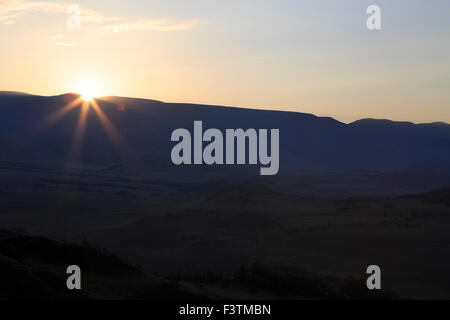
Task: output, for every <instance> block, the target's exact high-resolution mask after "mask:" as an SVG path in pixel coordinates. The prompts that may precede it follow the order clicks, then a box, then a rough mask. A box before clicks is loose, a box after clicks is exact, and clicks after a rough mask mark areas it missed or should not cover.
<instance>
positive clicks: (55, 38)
mask: <svg viewBox="0 0 450 320" xmlns="http://www.w3.org/2000/svg"><path fill="white" fill-rule="evenodd" d="M63 38H64V35H62V34H59V33H58V34H54V35H52V36H50V40H52V42H53V44H54V45H55V46H61V47H74V46H76V45H77V44H76V43H75V42H65V41H63V40H62V39H63Z"/></svg>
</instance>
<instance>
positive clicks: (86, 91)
mask: <svg viewBox="0 0 450 320" xmlns="http://www.w3.org/2000/svg"><path fill="white" fill-rule="evenodd" d="M77 87H78V89H77V91H76V92H77V93H79V94H80V95H81V98H82V99H83V100H84V101H92V100H93V99H94V98H98V97H101V96H102V95H103V92H102V90H101V88H100V87H99V86H98V85H97V84H96V83H94V82H91V81H86V80H85V81H83V82H82V83H81V84H79V85H78V86H77Z"/></svg>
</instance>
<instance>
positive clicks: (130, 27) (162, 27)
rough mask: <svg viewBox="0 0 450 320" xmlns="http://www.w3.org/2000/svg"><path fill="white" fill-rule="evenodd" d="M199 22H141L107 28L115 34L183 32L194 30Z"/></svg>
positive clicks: (162, 20)
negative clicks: (130, 32) (127, 32)
mask: <svg viewBox="0 0 450 320" xmlns="http://www.w3.org/2000/svg"><path fill="white" fill-rule="evenodd" d="M197 23H198V20H186V21H173V20H165V19H161V20H140V21H136V22H130V23H122V24H116V25H110V26H106V27H105V28H106V29H110V30H113V31H114V32H126V31H163V32H168V31H183V30H188V29H191V28H193V27H194V26H195V25H196V24H197Z"/></svg>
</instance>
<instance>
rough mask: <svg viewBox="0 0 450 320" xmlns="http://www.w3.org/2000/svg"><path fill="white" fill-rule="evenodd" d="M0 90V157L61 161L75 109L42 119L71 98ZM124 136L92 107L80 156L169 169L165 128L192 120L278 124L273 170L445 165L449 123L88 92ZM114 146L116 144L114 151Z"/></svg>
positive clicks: (94, 162) (96, 162)
mask: <svg viewBox="0 0 450 320" xmlns="http://www.w3.org/2000/svg"><path fill="white" fill-rule="evenodd" d="M77 97H78V96H77V95H76V94H65V95H60V96H54V97H42V96H32V95H18V94H16V93H11V94H5V93H3V94H1V95H0V108H1V110H2V114H3V116H2V117H1V119H0V124H1V126H0V144H1V146H2V152H1V154H0V160H1V161H4V162H11V163H15V164H17V163H23V164H39V165H43V166H61V165H63V164H66V163H67V161H68V157H69V153H70V150H71V146H72V144H73V138H74V135H75V131H76V127H77V124H78V122H79V116H80V110H81V108H79V107H76V108H73V109H71V110H70V111H69V112H68V113H67V114H65V115H64V116H63V117H61V118H60V119H58V121H56V122H55V123H53V124H52V125H46V124H45V119H48V117H49V115H51V114H52V113H55V112H57V111H58V110H60V109H61V108H62V107H63V106H65V105H67V104H69V103H70V102H71V101H73V100H74V99H76V98H77ZM96 101H97V103H98V105H99V106H100V108H101V109H102V110H103V112H104V113H105V114H106V116H107V117H108V118H109V120H110V121H111V123H113V124H114V126H115V127H116V128H117V131H118V132H120V134H121V135H122V136H123V138H124V141H126V143H125V142H124V141H122V142H121V141H120V139H117V136H116V138H114V139H113V140H115V141H114V143H112V142H111V140H110V139H109V137H108V135H107V134H106V133H105V129H104V127H103V126H102V124H101V123H100V121H99V118H98V117H97V115H96V113H95V112H94V110H93V109H92V108H90V109H89V111H88V116H87V123H86V132H85V133H84V136H83V141H84V142H83V145H82V151H81V154H80V161H81V162H80V163H81V164H83V166H86V167H89V166H93V167H103V168H104V167H109V166H113V165H119V164H126V163H130V162H132V163H134V164H137V163H141V164H142V163H144V164H145V163H147V164H148V163H151V165H152V166H155V165H156V164H159V165H160V166H163V167H167V168H173V166H172V165H171V162H170V149H171V148H172V146H173V143H171V142H170V134H171V132H172V131H173V130H174V129H176V128H188V129H191V130H192V127H193V121H194V120H202V121H203V126H204V130H206V129H207V128H211V127H214V128H219V129H225V128H243V129H246V128H268V129H270V128H279V129H280V159H281V167H280V172H288V171H290V170H294V169H295V170H381V171H383V170H384V171H391V170H407V169H417V168H420V169H421V170H428V169H431V170H436V168H439V171H440V170H444V171H446V172H449V171H450V170H449V169H448V168H449V167H450V165H449V164H450V125H448V124H444V123H431V124H413V123H408V122H394V121H389V120H374V119H363V120H359V121H356V122H353V123H351V124H344V123H341V122H339V121H336V120H334V119H332V118H324V117H316V116H314V115H311V114H304V113H295V112H283V111H266V110H254V109H242V108H232V107H220V106H207V105H195V104H181V103H163V102H160V101H155V100H144V99H132V98H121V97H106V98H101V99H96ZM118 150H119V151H118Z"/></svg>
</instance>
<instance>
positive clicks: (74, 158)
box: [69, 101, 89, 163]
mask: <svg viewBox="0 0 450 320" xmlns="http://www.w3.org/2000/svg"><path fill="white" fill-rule="evenodd" d="M88 112H89V102H88V101H83V102H82V105H81V110H80V117H79V118H78V123H77V127H76V129H75V135H74V137H73V140H72V146H71V148H70V153H69V162H70V163H78V162H79V161H80V155H81V149H82V146H83V138H84V133H85V128H86V121H87V116H88Z"/></svg>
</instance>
